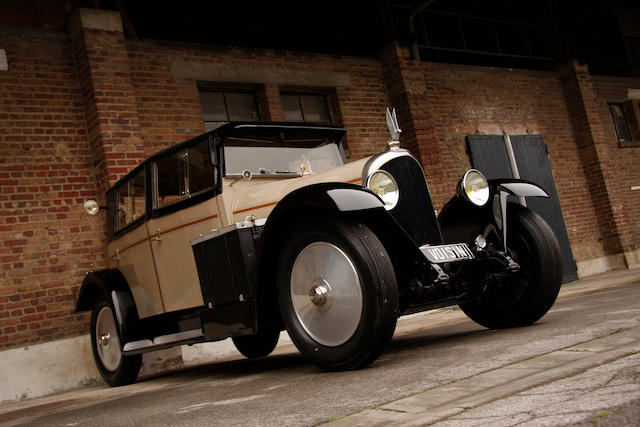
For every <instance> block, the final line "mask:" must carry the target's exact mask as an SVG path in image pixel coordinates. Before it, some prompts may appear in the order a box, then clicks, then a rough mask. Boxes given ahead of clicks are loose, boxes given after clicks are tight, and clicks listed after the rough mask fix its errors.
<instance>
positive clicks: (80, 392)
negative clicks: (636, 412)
mask: <svg viewBox="0 0 640 427" xmlns="http://www.w3.org/2000/svg"><path fill="white" fill-rule="evenodd" d="M632 283H638V284H640V269H636V270H620V271H613V272H609V273H606V274H603V275H599V276H594V277H589V278H587V279H582V280H578V281H576V282H573V283H570V284H566V285H565V286H563V288H562V290H561V295H560V298H561V299H562V298H567V297H568V296H575V295H580V294H585V293H589V292H592V291H594V290H597V289H602V288H608V287H614V286H620V285H624V284H632ZM466 320H467V318H466V316H465V315H464V314H463V313H462V312H461V311H460V310H457V309H454V308H446V309H440V310H434V311H431V312H426V313H419V314H416V315H412V316H406V317H403V318H401V319H400V320H399V323H398V328H397V331H396V337H399V336H402V335H405V334H409V333H411V332H415V331H419V330H422V329H430V328H435V327H438V326H442V325H450V324H455V323H460V322H463V321H466ZM631 334H632V333H631ZM635 334H636V336H638V335H640V333H639V331H637V330H635ZM614 335H617V334H614ZM632 335H633V334H632ZM621 336H622V335H621ZM622 337H623V338H624V336H622ZM604 338H607V337H604ZM598 339H600V338H598ZM625 339H628V337H627V338H625ZM593 341H594V342H586V343H582V344H579V345H578V346H574V347H576V348H568V349H561V350H559V351H556V352H552V353H549V355H552V354H553V353H557V354H556V355H553V356H549V355H542V356H539V357H535V358H532V359H530V360H531V362H528V361H527V360H525V361H523V362H518V363H516V364H515V365H517V364H519V363H525V362H527V363H531V364H533V365H526V364H525V365H521V366H518V367H517V368H515V367H513V366H512V365H509V366H506V367H501V368H499V369H495V370H490V371H488V372H482V373H480V374H479V375H476V376H471V377H469V378H465V379H463V380H461V381H468V383H461V384H462V386H463V387H462V388H463V389H465V388H467V387H470V384H473V381H476V382H478V381H479V382H480V383H483V382H485V380H486V384H489V385H490V387H489V390H483V392H482V393H478V392H476V394H481V395H485V396H493V398H494V399H495V398H499V397H500V396H504V393H509V392H510V393H517V392H518V391H519V390H520V389H522V387H531V386H535V385H536V384H544V383H545V381H552V380H553V379H554V378H556V377H557V378H562V376H563V375H571V374H572V372H577V371H580V372H581V371H584V370H586V369H588V368H589V367H590V366H596V365H597V363H601V362H602V361H603V360H604V361H606V360H609V359H606V358H616V357H623V356H621V355H624V354H626V353H625V352H628V351H638V349H637V342H635V341H633V340H632V341H624V340H623V342H612V341H606V342H600V341H598V340H593ZM595 341H598V342H595ZM579 346H589V347H588V348H587V347H585V348H582V347H579ZM598 346H600V347H602V348H604V349H605V350H597V348H600V347H598ZM625 346H627V347H625ZM291 351H292V346H291V344H286V345H284V346H282V347H280V348H279V349H277V350H276V354H277V353H280V352H291ZM601 353H602V354H604V356H602V354H601ZM578 356H580V357H578ZM587 356H589V357H587ZM541 357H542V358H541ZM598 357H605V359H599V358H598ZM230 358H231V359H233V358H238V357H237V356H230ZM534 361H535V363H534ZM536 363H537V364H539V365H540V366H538V365H536ZM594 364H596V365H594ZM507 368H511V369H507ZM501 369H507V370H505V371H500V370H501ZM576 369H577V371H575V370H576ZM554 370H555V371H554ZM494 371H495V372H497V371H500V372H499V373H500V376H502V375H506V376H507V377H506V378H511V379H514V381H511V382H507V383H501V382H500V381H501V380H500V379H499V377H498V378H495V379H491V380H488V379H487V378H489V377H485V376H484V375H490V374H491V372H494ZM547 371H553V372H555V374H553V375H556V376H555V377H548V376H545V375H547V374H546V372H547ZM567 372H568V374H567ZM476 377H477V378H476ZM474 378H475V380H474ZM478 378H479V379H478ZM176 381H179V380H176V379H175V376H161V377H159V378H155V379H153V380H151V381H146V382H143V383H138V384H134V385H132V386H127V387H121V388H115V389H111V388H108V387H106V386H104V385H97V386H93V387H83V388H79V389H76V390H73V391H69V392H64V393H58V394H54V395H51V396H48V397H43V398H37V399H29V400H23V401H21V402H13V403H7V404H3V405H0V422H3V421H7V420H10V419H16V418H20V414H21V413H24V414H26V413H31V412H33V411H36V412H38V413H41V414H42V413H47V412H48V411H49V410H50V411H59V410H60V409H62V408H78V407H82V406H83V405H85V403H84V402H85V401H86V400H87V399H89V400H96V399H98V400H111V399H119V398H122V397H125V396H128V395H135V394H138V393H145V392H148V391H152V390H159V389H163V388H165V387H170V386H172V385H173V384H174V383H175V382H176ZM461 384H457V386H458V388H460V385H461ZM526 384H528V385H526ZM532 384H533V385H532ZM518 385H519V386H518ZM441 387H452V388H455V387H456V383H455V382H454V383H451V384H444V385H442V386H441ZM441 387H437V388H434V389H433V390H436V389H439V390H440V393H436V394H438V395H448V394H449V393H448V392H447V393H443V392H442V390H446V389H442V388H441ZM518 387H520V388H518ZM463 391H464V390H458V393H461V392H463ZM423 393H427V394H428V393H430V390H426V391H423V392H420V393H417V394H415V395H414V396H411V397H409V398H408V399H411V398H412V397H413V398H415V396H419V395H421V394H423ZM431 393H433V392H431ZM473 395H474V393H470V395H459V394H451V395H450V397H451V399H449V401H447V402H442V404H443V405H444V404H449V405H450V407H451V405H453V406H456V405H459V404H460V402H462V403H463V404H464V405H470V404H472V403H473V402H471V403H469V401H468V400H465V399H472V398H473V397H474V396H473ZM405 399H407V398H404V399H399V400H395V401H394V402H387V403H386V404H385V405H380V406H377V408H380V407H382V406H386V405H403V404H405V403H407V402H408V401H405ZM452 399H453V400H456V399H457V400H459V402H453V401H452ZM481 403H482V402H480V403H478V404H481ZM417 405H418V409H411V411H414V412H415V414H414V415H415V416H416V418H417V417H419V416H420V415H419V413H420V412H421V409H420V408H421V407H422V406H420V405H422V403H418V404H417ZM464 407H468V406H464ZM390 408H395V406H392V407H390ZM398 408H401V406H399V407H398ZM398 408H395V409H393V410H396V411H401V410H402V409H398ZM369 411H380V410H379V409H370V410H369ZM365 412H367V411H363V412H360V413H358V414H354V415H353V417H357V416H362V414H364V413H365ZM380 412H384V411H380ZM390 412H392V411H390ZM398 413H399V414H402V413H401V412H398ZM407 413H410V411H407ZM416 414H418V415H416ZM346 419H351V418H345V420H346ZM354 422H355V421H354ZM370 423H371V422H367V424H370ZM399 423H403V421H402V420H400V421H399Z"/></svg>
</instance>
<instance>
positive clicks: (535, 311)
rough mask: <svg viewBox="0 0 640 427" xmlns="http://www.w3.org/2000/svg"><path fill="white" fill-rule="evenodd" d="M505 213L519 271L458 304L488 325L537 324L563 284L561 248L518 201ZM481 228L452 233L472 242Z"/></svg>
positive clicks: (546, 227) (510, 248)
mask: <svg viewBox="0 0 640 427" xmlns="http://www.w3.org/2000/svg"><path fill="white" fill-rule="evenodd" d="M508 212H509V214H508V226H507V248H508V251H509V255H511V256H512V257H513V259H514V260H515V261H516V262H517V263H518V264H519V265H520V270H519V271H518V272H516V273H514V274H512V275H511V276H509V277H508V278H507V279H505V280H504V281H502V282H501V283H499V284H497V285H493V286H491V287H489V288H488V289H487V290H486V291H485V293H484V295H483V296H482V297H481V298H480V299H479V300H476V301H473V302H469V303H465V304H461V305H460V308H461V309H462V311H464V312H465V313H466V314H467V315H468V316H469V317H470V318H471V319H472V320H474V321H475V322H477V323H479V324H481V325H483V326H486V327H488V328H509V327H515V326H525V325H530V324H532V323H534V322H536V321H537V320H539V319H540V318H542V316H544V315H545V314H546V313H547V311H549V309H550V308H551V306H552V305H553V303H554V302H555V300H556V297H557V296H558V292H559V290H560V285H561V283H562V255H561V252H560V246H559V244H558V240H557V239H556V236H555V235H554V233H553V231H552V230H551V228H550V227H549V225H548V224H547V223H546V222H545V221H544V220H543V219H542V218H541V217H540V216H539V215H538V214H536V213H535V212H533V211H532V210H530V209H528V208H525V207H522V206H519V205H515V204H510V205H509V208H508ZM479 228H480V227H478V226H477V225H476V226H474V225H472V224H469V225H467V226H466V227H457V229H456V230H455V232H454V233H452V234H457V236H456V237H457V238H461V239H463V240H461V241H467V242H471V241H472V240H473V238H475V236H477V235H478V234H479V233H478V231H479ZM465 230H466V231H465ZM480 232H481V230H480ZM465 234H466V236H465Z"/></svg>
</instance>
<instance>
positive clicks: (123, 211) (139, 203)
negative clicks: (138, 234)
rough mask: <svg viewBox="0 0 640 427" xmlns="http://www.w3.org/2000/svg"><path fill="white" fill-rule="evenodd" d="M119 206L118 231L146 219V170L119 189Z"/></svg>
mask: <svg viewBox="0 0 640 427" xmlns="http://www.w3.org/2000/svg"><path fill="white" fill-rule="evenodd" d="M117 204H118V212H117V215H116V216H117V224H116V229H117V230H121V229H123V228H124V227H126V226H127V225H129V224H131V223H132V222H134V221H135V220H137V219H140V218H142V217H144V213H145V192H144V170H141V171H140V172H138V174H136V175H135V176H134V177H133V178H131V179H130V180H129V181H127V182H125V183H124V184H122V185H121V186H120V188H118V192H117Z"/></svg>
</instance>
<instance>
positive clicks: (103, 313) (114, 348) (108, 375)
mask: <svg viewBox="0 0 640 427" xmlns="http://www.w3.org/2000/svg"><path fill="white" fill-rule="evenodd" d="M121 343H122V341H121V339H120V334H119V332H118V327H117V325H116V321H115V316H114V314H113V308H112V306H111V304H109V303H108V302H107V301H106V300H105V299H100V300H98V302H97V303H96V305H95V306H94V308H93V312H92V313H91V347H92V349H93V358H94V359H95V362H96V366H97V367H98V370H99V371H100V374H101V375H102V378H103V379H104V381H105V382H106V383H107V384H109V385H110V386H112V387H115V386H120V385H125V384H131V383H133V382H135V380H136V378H137V377H138V372H140V365H141V364H142V356H141V355H140V354H136V355H132V356H125V355H124V354H122V344H121Z"/></svg>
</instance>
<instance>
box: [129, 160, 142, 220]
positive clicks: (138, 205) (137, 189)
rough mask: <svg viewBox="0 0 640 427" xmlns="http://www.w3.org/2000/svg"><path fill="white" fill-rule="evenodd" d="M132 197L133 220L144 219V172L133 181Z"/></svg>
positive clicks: (138, 174) (139, 173)
mask: <svg viewBox="0 0 640 427" xmlns="http://www.w3.org/2000/svg"><path fill="white" fill-rule="evenodd" d="M131 195H132V196H133V220H134V221H135V220H136V219H138V218H142V217H143V216H144V212H145V192H144V170H141V171H140V172H138V173H137V174H136V176H134V177H133V179H132V180H131Z"/></svg>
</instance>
